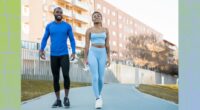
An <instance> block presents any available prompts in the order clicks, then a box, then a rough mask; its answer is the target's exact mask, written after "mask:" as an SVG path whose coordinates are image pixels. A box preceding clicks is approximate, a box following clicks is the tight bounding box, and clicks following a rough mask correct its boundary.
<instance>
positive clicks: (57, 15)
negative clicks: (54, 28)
mask: <svg viewBox="0 0 200 110" xmlns="http://www.w3.org/2000/svg"><path fill="white" fill-rule="evenodd" d="M62 13H63V12H62V9H60V8H56V9H55V11H54V17H55V19H56V21H61V20H62V18H63V17H62Z"/></svg>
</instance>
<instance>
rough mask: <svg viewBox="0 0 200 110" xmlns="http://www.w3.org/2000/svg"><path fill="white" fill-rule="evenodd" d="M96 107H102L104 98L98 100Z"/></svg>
mask: <svg viewBox="0 0 200 110" xmlns="http://www.w3.org/2000/svg"><path fill="white" fill-rule="evenodd" d="M95 108H96V109H101V108H102V100H101V99H100V98H99V99H97V100H96V103H95Z"/></svg>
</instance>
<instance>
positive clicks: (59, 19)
mask: <svg viewBox="0 0 200 110" xmlns="http://www.w3.org/2000/svg"><path fill="white" fill-rule="evenodd" d="M54 17H55V19H56V21H61V20H62V16H60V15H54Z"/></svg>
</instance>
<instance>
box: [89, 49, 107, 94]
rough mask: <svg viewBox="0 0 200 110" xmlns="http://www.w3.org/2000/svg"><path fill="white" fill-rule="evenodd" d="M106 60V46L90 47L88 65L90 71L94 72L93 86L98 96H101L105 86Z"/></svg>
mask: <svg viewBox="0 0 200 110" xmlns="http://www.w3.org/2000/svg"><path fill="white" fill-rule="evenodd" d="M106 60H107V53H106V48H97V47H94V46H91V47H90V50H89V53H88V65H89V70H90V73H91V74H92V86H93V91H94V94H95V97H96V98H99V95H100V94H101V91H102V88H103V84H104V72H105V67H106Z"/></svg>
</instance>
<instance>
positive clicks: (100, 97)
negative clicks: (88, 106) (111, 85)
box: [99, 95, 103, 107]
mask: <svg viewBox="0 0 200 110" xmlns="http://www.w3.org/2000/svg"><path fill="white" fill-rule="evenodd" d="M99 99H100V102H101V107H102V106H103V98H102V96H101V95H100V96H99Z"/></svg>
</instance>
